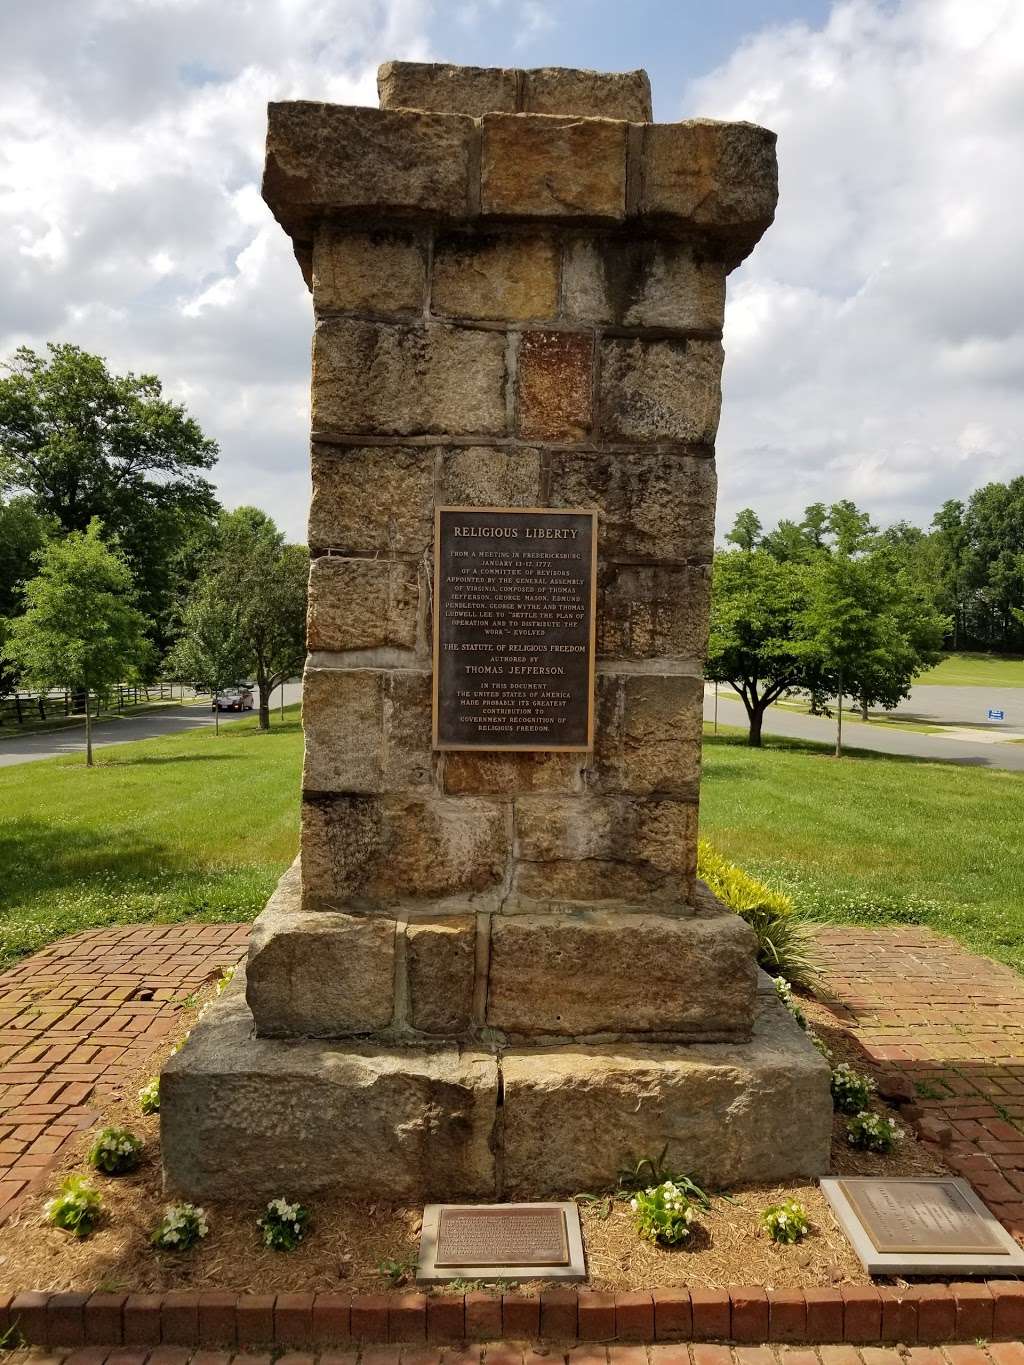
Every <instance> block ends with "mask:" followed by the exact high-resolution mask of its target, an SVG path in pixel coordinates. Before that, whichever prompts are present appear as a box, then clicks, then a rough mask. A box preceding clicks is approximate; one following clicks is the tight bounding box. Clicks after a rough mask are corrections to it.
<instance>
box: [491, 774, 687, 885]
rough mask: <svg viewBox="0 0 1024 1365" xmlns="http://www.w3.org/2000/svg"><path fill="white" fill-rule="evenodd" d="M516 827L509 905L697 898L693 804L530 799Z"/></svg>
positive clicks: (522, 804)
mask: <svg viewBox="0 0 1024 1365" xmlns="http://www.w3.org/2000/svg"><path fill="white" fill-rule="evenodd" d="M515 829H516V844H515V856H516V865H515V869H514V875H513V887H512V894H511V896H510V898H509V902H508V907H507V908H509V909H515V910H529V909H530V908H531V907H532V905H533V903H535V902H536V903H538V908H541V907H542V906H543V905H546V904H550V905H551V906H552V907H554V906H555V905H559V904H564V905H567V906H569V907H572V906H573V905H576V904H578V903H579V904H587V903H597V904H601V903H604V902H610V901H616V902H620V903H624V904H629V905H635V904H645V903H647V902H652V901H657V902H658V903H659V904H687V903H689V901H690V899H691V895H692V886H693V877H694V872H695V869H696V848H697V836H696V829H697V808H696V806H695V805H692V804H690V803H688V802H684V801H676V800H663V799H658V800H654V799H647V800H634V799H632V798H628V797H598V796H588V797H576V798H574V799H572V800H565V799H562V798H559V797H557V796H524V797H520V798H519V799H518V800H517V801H516V803H515Z"/></svg>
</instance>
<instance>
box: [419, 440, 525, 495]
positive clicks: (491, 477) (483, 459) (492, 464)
mask: <svg viewBox="0 0 1024 1365" xmlns="http://www.w3.org/2000/svg"><path fill="white" fill-rule="evenodd" d="M542 475H543V470H542V465H541V457H540V452H539V451H538V450H535V449H532V448H531V447H529V446H505V447H502V446H452V447H450V448H449V449H446V450H445V451H443V452H442V455H441V469H440V499H439V500H440V501H441V502H442V503H447V504H448V505H449V506H455V507H460V506H466V507H538V506H540V505H541V502H542V496H541V487H542V485H541V479H542Z"/></svg>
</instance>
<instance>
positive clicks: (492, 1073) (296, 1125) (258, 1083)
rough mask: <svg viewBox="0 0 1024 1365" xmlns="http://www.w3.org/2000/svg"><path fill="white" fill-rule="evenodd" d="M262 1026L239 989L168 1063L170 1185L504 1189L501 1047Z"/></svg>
mask: <svg viewBox="0 0 1024 1365" xmlns="http://www.w3.org/2000/svg"><path fill="white" fill-rule="evenodd" d="M241 975H242V974H241V973H239V974H238V976H241ZM236 979H237V978H236ZM232 986H234V983H232ZM251 1031H252V1016H251V1015H250V1013H249V1011H248V1009H247V1008H246V1005H245V1001H244V998H243V996H242V992H241V989H238V990H235V989H233V988H232V989H230V990H229V991H228V992H227V993H226V994H225V995H224V996H222V997H221V999H220V1000H218V1001H217V1003H216V1004H215V1005H214V1006H213V1007H212V1008H211V1009H210V1010H209V1012H208V1013H207V1014H206V1015H205V1016H204V1017H203V1019H201V1020H200V1021H199V1023H198V1024H197V1025H196V1026H195V1028H194V1029H193V1030H192V1032H191V1033H190V1034H189V1038H188V1042H187V1043H186V1044H185V1046H184V1047H183V1048H182V1049H181V1051H180V1052H178V1053H177V1054H176V1055H175V1056H174V1057H172V1058H171V1060H170V1062H169V1063H168V1064H167V1066H166V1067H165V1068H164V1071H163V1074H162V1076H161V1082H160V1094H161V1114H160V1137H161V1151H162V1155H163V1162H164V1176H165V1180H166V1184H167V1188H168V1191H169V1192H173V1193H174V1194H175V1195H176V1196H180V1197H184V1198H187V1199H197V1200H200V1199H201V1200H205V1199H231V1200H237V1198H238V1192H239V1190H244V1191H245V1193H246V1196H247V1197H248V1198H253V1199H269V1198H272V1197H274V1196H276V1195H279V1194H280V1193H281V1191H282V1190H285V1189H286V1190H290V1191H292V1193H293V1195H294V1196H296V1197H299V1198H306V1197H308V1196H311V1195H316V1194H320V1193H326V1192H327V1191H331V1192H334V1193H337V1194H340V1195H348V1196H351V1197H355V1198H360V1199H365V1198H367V1197H371V1198H386V1199H389V1200H391V1199H394V1200H399V1201H403V1202H410V1203H416V1202H422V1201H424V1200H427V1199H438V1200H450V1199H467V1198H468V1199H474V1198H494V1197H495V1194H496V1184H495V1167H494V1154H493V1152H492V1150H491V1142H492V1137H493V1132H494V1125H495V1116H496V1109H497V1092H498V1069H497V1064H496V1061H495V1059H494V1057H493V1056H489V1055H487V1054H486V1053H483V1052H473V1051H469V1050H467V1049H464V1048H463V1049H459V1048H454V1047H436V1048H425V1047H414V1048H407V1049H404V1050H403V1049H385V1048H381V1047H377V1046H375V1045H373V1044H371V1043H367V1042H350V1043H345V1044H338V1043H329V1042H317V1041H307V1042H292V1043H288V1044H287V1045H284V1044H282V1043H281V1042H280V1041H276V1040H273V1039H260V1038H253V1037H252V1036H251ZM296 1153H301V1160H297V1159H296Z"/></svg>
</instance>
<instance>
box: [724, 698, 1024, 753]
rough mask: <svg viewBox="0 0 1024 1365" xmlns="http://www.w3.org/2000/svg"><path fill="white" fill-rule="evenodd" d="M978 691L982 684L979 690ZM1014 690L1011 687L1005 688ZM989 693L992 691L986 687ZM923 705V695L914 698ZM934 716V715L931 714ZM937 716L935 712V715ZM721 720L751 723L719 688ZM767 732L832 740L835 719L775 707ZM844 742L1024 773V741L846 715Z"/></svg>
mask: <svg viewBox="0 0 1024 1365" xmlns="http://www.w3.org/2000/svg"><path fill="white" fill-rule="evenodd" d="M940 690H941V691H946V692H967V691H974V690H976V689H973V688H966V687H965V688H959V687H952V688H942V689H940V688H934V687H925V688H920V689H918V692H937V691H940ZM977 690H980V689H977ZM1005 690H1006V691H1013V689H1012V688H1007V689H1005ZM985 695H990V694H989V692H988V691H986V693H985ZM911 700H912V701H915V702H916V703H917V704H918V706H920V697H919V695H918V693H915V694H914V696H913V697H912V698H911ZM713 715H714V693H713V692H712V691H710V690H709V691H707V692H705V694H704V719H705V720H711V718H712V716H713ZM929 718H930V719H931V717H929ZM936 718H937V717H936ZM718 719H719V721H720V722H721V724H723V725H741V726H743V727H744V728H745V727H746V724H747V713H746V711H745V710H744V708H743V703H742V702H741V701H739V700H738V699H733V698H731V697H729V696H727V695H726V694H725V693H724V692H722V691H719V695H718ZM764 733H765V734H766V735H783V736H785V737H787V738H790V739H814V740H820V741H823V742H824V743H826V744H834V743H835V738H836V723H835V721H834V720H828V719H826V718H824V717H822V716H805V715H803V714H802V713H800V712H799V711H783V710H780V709H779V707H777V706H773V707H770V708H769V710H768V713H767V715H766V716H765V719H764ZM843 743H844V745H847V746H849V748H851V749H871V750H873V751H875V752H877V753H882V754H906V755H909V756H911V757H914V758H932V759H936V760H938V761H940V762H944V763H960V764H966V765H969V766H971V767H978V768H1005V769H1009V770H1011V771H1015V772H1024V744H993V743H992V742H991V740H987V741H982V740H970V739H963V740H961V739H945V738H943V737H942V736H940V735H924V734H918V733H916V732H915V731H913V730H897V729H895V728H890V727H888V726H878V727H875V726H872V725H871V724H868V725H864V724H861V723H859V722H857V721H851V722H850V724H849V725H847V724H846V718H845V716H844V718H843Z"/></svg>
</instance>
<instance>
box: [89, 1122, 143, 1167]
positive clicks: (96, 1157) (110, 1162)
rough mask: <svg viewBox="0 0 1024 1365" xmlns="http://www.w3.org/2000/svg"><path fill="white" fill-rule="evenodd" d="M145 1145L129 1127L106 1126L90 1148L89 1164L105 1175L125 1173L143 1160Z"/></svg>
mask: <svg viewBox="0 0 1024 1365" xmlns="http://www.w3.org/2000/svg"><path fill="white" fill-rule="evenodd" d="M144 1147H145V1143H144V1142H143V1141H142V1139H141V1138H137V1137H136V1136H135V1134H134V1133H131V1132H129V1131H128V1129H127V1128H104V1130H103V1132H102V1133H100V1135H99V1137H98V1138H97V1139H96V1141H95V1142H94V1143H93V1144H92V1146H91V1147H90V1148H89V1165H90V1166H92V1168H93V1169H94V1170H96V1171H102V1172H103V1174H104V1175H125V1174H126V1173H127V1172H128V1171H134V1170H135V1167H136V1166H137V1165H138V1164H139V1162H140V1161H141V1160H142V1151H143V1148H144Z"/></svg>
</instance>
